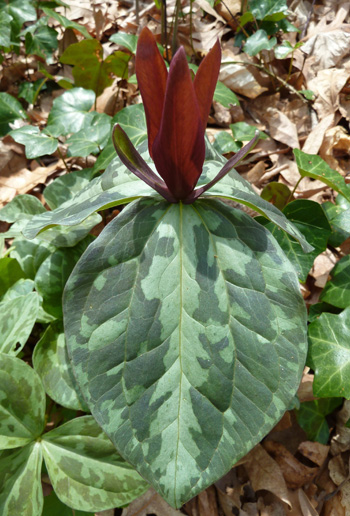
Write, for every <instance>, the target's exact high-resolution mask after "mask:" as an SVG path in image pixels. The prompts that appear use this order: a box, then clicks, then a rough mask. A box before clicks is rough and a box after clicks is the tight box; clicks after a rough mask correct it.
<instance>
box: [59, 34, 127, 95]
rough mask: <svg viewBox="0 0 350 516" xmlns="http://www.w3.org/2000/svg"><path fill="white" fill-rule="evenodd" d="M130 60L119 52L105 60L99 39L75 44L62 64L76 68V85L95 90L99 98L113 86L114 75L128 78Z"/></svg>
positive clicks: (63, 55)
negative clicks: (105, 90) (108, 87)
mask: <svg viewBox="0 0 350 516" xmlns="http://www.w3.org/2000/svg"><path fill="white" fill-rule="evenodd" d="M129 59H130V56H129V55H128V54H126V53H125V52H121V51H118V52H114V53H113V54H111V55H109V56H108V57H107V58H106V59H105V60H103V48H102V45H101V43H100V42H99V41H98V40H97V39H84V40H82V41H79V43H73V44H72V45H69V47H68V48H66V50H65V51H64V52H63V54H62V56H61V62H62V63H65V64H69V65H73V66H74V68H73V77H74V80H75V85H76V86H82V87H84V88H87V89H90V90H93V91H94V92H95V93H96V95H97V96H99V95H101V93H102V92H103V90H104V89H105V88H107V86H110V85H111V84H112V82H113V77H112V75H116V76H118V77H122V78H123V79H126V78H127V76H128V62H129Z"/></svg>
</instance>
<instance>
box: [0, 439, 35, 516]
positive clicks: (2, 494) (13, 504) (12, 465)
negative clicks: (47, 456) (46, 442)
mask: <svg viewBox="0 0 350 516" xmlns="http://www.w3.org/2000/svg"><path fill="white" fill-rule="evenodd" d="M41 465H42V452H41V445H40V443H39V442H36V443H31V444H28V445H27V446H25V447H24V448H17V449H15V450H6V451H3V452H1V453H0V486H1V488H0V513H1V516H19V515H20V516H40V514H41V511H42V507H43V490H42V487H41Z"/></svg>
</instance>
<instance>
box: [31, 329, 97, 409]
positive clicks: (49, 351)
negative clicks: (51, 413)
mask: <svg viewBox="0 0 350 516" xmlns="http://www.w3.org/2000/svg"><path fill="white" fill-rule="evenodd" d="M33 366H34V369H35V370H36V372H37V373H38V374H39V376H40V378H41V379H42V382H43V385H44V388H45V391H46V392H47V394H48V395H49V396H50V398H51V399H53V400H54V401H55V402H56V403H58V404H59V405H62V406H63V407H66V408H69V409H73V410H83V411H85V412H89V409H88V408H87V405H86V403H85V402H84V399H83V397H82V395H81V393H80V392H79V388H78V387H77V383H76V380H75V378H74V375H73V372H72V368H71V365H70V362H69V358H68V355H67V348H66V343H65V338H64V333H63V327H62V323H61V322H60V321H57V322H54V323H52V324H51V325H50V326H49V327H48V328H47V329H46V331H45V333H44V334H43V336H42V337H41V339H40V340H39V342H38V343H37V345H36V346H35V349H34V353H33Z"/></svg>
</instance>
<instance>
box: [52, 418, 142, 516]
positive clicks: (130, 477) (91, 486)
mask: <svg viewBox="0 0 350 516" xmlns="http://www.w3.org/2000/svg"><path fill="white" fill-rule="evenodd" d="M42 447H43V455H44V459H45V464H46V467H47V470H48V473H49V476H50V480H51V483H52V486H53V488H54V490H55V492H56V494H57V496H58V497H59V498H60V500H61V501H62V502H63V503H65V504H66V505H68V506H70V507H72V508H73V509H79V510H82V511H91V512H97V511H103V510H105V509H111V508H114V507H120V506H123V505H126V504H128V503H130V502H131V501H132V500H133V499H134V498H137V497H138V496H140V495H141V494H143V493H144V492H145V491H146V490H147V489H148V485H147V484H146V482H145V481H144V480H143V479H142V478H141V477H140V476H139V475H138V474H137V473H136V471H135V470H134V469H133V468H132V467H131V466H130V465H129V464H128V463H126V462H125V461H124V460H123V459H122V458H121V457H120V456H119V455H118V453H117V452H116V450H115V448H114V446H113V444H112V443H111V441H110V440H109V439H108V437H107V436H106V435H105V434H104V433H103V432H102V430H101V428H100V427H99V426H98V425H97V423H96V421H95V420H94V418H93V417H91V416H85V417H79V418H76V419H73V420H72V421H69V422H68V423H65V424H64V425H62V426H60V427H58V428H56V429H55V430H51V432H48V433H46V434H44V436H43V440H42Z"/></svg>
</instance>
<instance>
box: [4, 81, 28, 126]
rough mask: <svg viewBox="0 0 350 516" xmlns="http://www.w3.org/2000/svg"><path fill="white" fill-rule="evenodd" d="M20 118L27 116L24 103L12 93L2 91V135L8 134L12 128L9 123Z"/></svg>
mask: <svg viewBox="0 0 350 516" xmlns="http://www.w3.org/2000/svg"><path fill="white" fill-rule="evenodd" d="M19 118H22V119H24V118H27V115H26V113H25V111H24V109H23V108H22V104H21V103H20V102H18V100H17V99H15V97H13V96H12V95H9V94H8V93H5V92H3V91H2V92H0V136H4V135H5V134H7V133H8V132H9V130H10V126H9V123H10V122H14V121H15V120H18V119H19Z"/></svg>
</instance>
